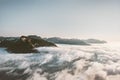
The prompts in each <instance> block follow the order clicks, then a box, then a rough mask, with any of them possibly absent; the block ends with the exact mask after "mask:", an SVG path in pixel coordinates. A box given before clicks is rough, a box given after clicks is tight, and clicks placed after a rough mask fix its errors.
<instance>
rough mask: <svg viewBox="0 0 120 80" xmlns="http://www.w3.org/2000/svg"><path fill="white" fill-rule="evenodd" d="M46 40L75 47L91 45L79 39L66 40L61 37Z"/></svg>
mask: <svg viewBox="0 0 120 80" xmlns="http://www.w3.org/2000/svg"><path fill="white" fill-rule="evenodd" d="M44 39H45V40H47V41H49V42H53V43H58V44H74V45H90V44H88V43H86V42H85V41H83V40H79V39H64V38H59V37H52V38H44Z"/></svg>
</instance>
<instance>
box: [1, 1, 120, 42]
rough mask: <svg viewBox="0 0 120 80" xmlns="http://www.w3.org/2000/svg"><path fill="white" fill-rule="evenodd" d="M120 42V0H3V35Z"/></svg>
mask: <svg viewBox="0 0 120 80" xmlns="http://www.w3.org/2000/svg"><path fill="white" fill-rule="evenodd" d="M21 35H39V36H41V37H53V36H57V37H66V38H80V39H81V38H82V39H84V38H97V39H103V40H115V41H120V0H0V36H21Z"/></svg>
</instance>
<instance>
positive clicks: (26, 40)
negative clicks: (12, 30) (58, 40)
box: [0, 36, 56, 53]
mask: <svg viewBox="0 0 120 80" xmlns="http://www.w3.org/2000/svg"><path fill="white" fill-rule="evenodd" d="M44 46H56V45H55V44H54V43H51V42H48V41H45V40H43V39H42V38H41V37H38V36H21V37H20V38H14V39H13V38H12V39H10V38H9V39H5V38H4V39H2V40H1V41H0V47H5V48H7V51H9V52H11V53H32V52H38V51H37V50H35V48H36V47H44Z"/></svg>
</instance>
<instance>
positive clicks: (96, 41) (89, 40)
mask: <svg viewBox="0 0 120 80" xmlns="http://www.w3.org/2000/svg"><path fill="white" fill-rule="evenodd" d="M84 41H85V42H87V43H95V44H96V43H99V44H102V43H107V42H106V41H104V40H98V39H87V40H84Z"/></svg>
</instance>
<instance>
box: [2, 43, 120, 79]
mask: <svg viewBox="0 0 120 80" xmlns="http://www.w3.org/2000/svg"><path fill="white" fill-rule="evenodd" d="M36 49H37V50H39V52H40V53H38V54H35V53H29V54H22V53H21V54H10V53H8V52H6V50H5V49H4V48H0V75H2V76H4V77H8V78H9V79H8V80H11V79H13V80H15V79H16V80H17V79H19V80H120V45H118V44H117V45H112V44H99V45H96V44H94V45H92V46H75V45H58V47H39V48H36ZM3 73H4V74H3ZM16 76H17V77H16ZM4 77H1V76H0V79H3V80H5V79H6V78H4ZM10 78H11V79H10Z"/></svg>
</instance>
